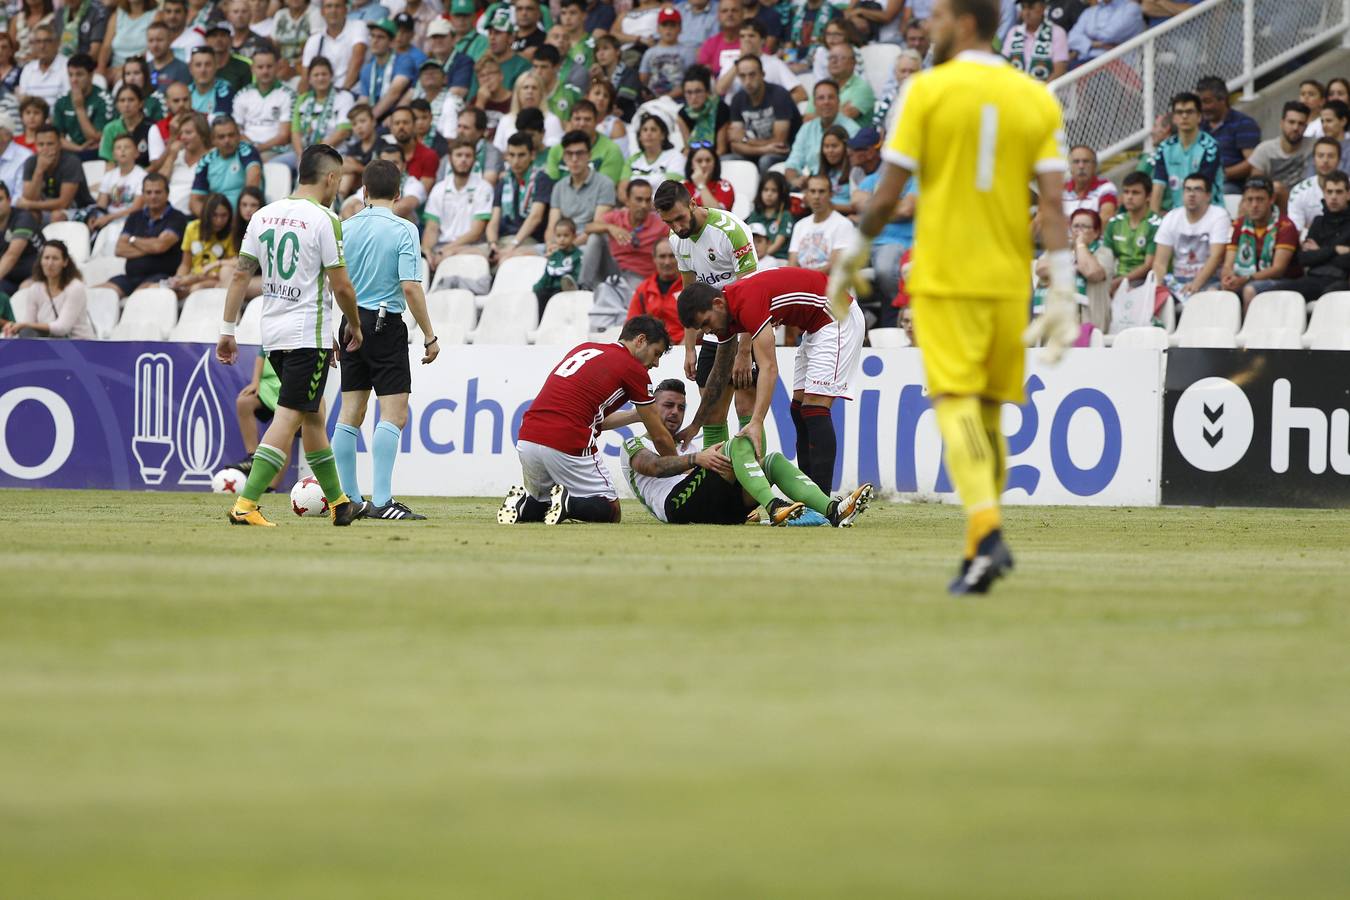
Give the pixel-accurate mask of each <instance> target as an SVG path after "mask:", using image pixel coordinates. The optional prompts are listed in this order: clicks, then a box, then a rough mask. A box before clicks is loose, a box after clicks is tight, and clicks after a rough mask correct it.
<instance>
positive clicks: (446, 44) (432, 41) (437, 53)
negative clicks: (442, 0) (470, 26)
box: [423, 16, 473, 121]
mask: <svg viewBox="0 0 1350 900" xmlns="http://www.w3.org/2000/svg"><path fill="white" fill-rule="evenodd" d="M453 27H454V26H453V25H452V24H451V20H450V19H448V18H446V17H445V16H440V17H438V18H435V19H432V20H431V22H430V23H429V24H428V25H427V37H426V43H425V45H424V47H423V49H424V50H426V52H427V59H428V60H430V61H432V62H436V63H438V64H439V65H440V67H441V69H442V70H443V71H444V72H445V84H446V88H447V89H448V90H449V91H450V92H451V93H453V94H454V95H455V96H457V97H459V98H460V99H463V98H465V97H467V96H468V95H469V85H470V84H471V83H472V82H473V60H472V59H471V58H470V57H468V56H467V55H465V54H462V53H456V52H455V35H454V30H453ZM451 121H453V119H452V120H451Z"/></svg>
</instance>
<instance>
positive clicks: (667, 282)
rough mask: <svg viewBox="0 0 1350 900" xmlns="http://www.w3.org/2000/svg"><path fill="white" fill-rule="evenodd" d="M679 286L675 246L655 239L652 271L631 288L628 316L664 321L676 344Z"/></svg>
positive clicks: (678, 338)
mask: <svg viewBox="0 0 1350 900" xmlns="http://www.w3.org/2000/svg"><path fill="white" fill-rule="evenodd" d="M760 262H761V263H763V260H762V259H761V260H760ZM761 268H763V266H762V265H761ZM683 289H684V281H683V279H681V278H680V269H679V265H678V264H677V263H676V262H675V248H673V247H672V246H670V241H657V242H656V245H655V246H653V247H652V274H650V275H648V276H647V277H646V278H644V279H643V280H642V283H641V284H639V285H638V286H637V288H636V289H635V290H634V291H633V300H632V302H631V303H630V304H629V306H628V318H630V319H633V318H636V317H638V316H656V318H658V319H660V320H661V321H662V322H664V323H665V325H666V332H667V333H668V334H669V335H670V343H671V346H675V345H677V344H680V343H681V342H683V341H684V326H683V325H681V324H680V316H679V312H678V311H677V309H676V301H677V300H678V299H679V296H680V291H681V290H683Z"/></svg>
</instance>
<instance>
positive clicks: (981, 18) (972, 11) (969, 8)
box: [951, 0, 1002, 41]
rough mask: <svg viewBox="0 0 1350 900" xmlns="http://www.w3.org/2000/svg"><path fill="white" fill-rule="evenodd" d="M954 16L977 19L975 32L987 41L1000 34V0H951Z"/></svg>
mask: <svg viewBox="0 0 1350 900" xmlns="http://www.w3.org/2000/svg"><path fill="white" fill-rule="evenodd" d="M951 6H952V18H960V17H961V16H970V17H972V18H973V19H974V20H975V33H976V34H977V35H979V37H980V38H981V39H983V40H986V41H992V40H993V39H994V38H995V37H996V36H997V35H998V20H999V16H1000V14H1001V12H1002V10H1000V8H999V2H998V0H951Z"/></svg>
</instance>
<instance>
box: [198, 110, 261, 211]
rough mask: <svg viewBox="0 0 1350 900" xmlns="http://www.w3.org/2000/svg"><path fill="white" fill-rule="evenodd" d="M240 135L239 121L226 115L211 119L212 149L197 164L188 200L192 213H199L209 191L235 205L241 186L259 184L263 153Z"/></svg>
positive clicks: (255, 185)
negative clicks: (222, 195) (220, 195)
mask: <svg viewBox="0 0 1350 900" xmlns="http://www.w3.org/2000/svg"><path fill="white" fill-rule="evenodd" d="M240 137H241V136H240V133H239V125H238V123H237V122H235V121H234V119H232V118H230V117H229V116H219V117H217V118H216V120H215V121H214V122H212V123H211V143H212V144H213V145H214V147H215V149H213V150H212V151H211V152H210V153H208V154H206V157H205V158H204V159H202V161H201V162H200V163H198V165H197V174H196V176H195V177H194V178H193V180H192V199H191V200H190V201H189V205H190V207H191V209H192V215H194V216H200V215H201V214H202V205H203V204H204V203H205V202H206V197H207V195H208V194H224V195H225V199H227V200H229V201H230V208H231V209H234V208H235V207H237V206H238V205H239V195H240V194H242V193H243V192H244V188H246V187H262V157H261V156H259V155H258V151H257V150H254V149H253V145H252V144H249V143H247V142H245V141H242V140H241V139H240Z"/></svg>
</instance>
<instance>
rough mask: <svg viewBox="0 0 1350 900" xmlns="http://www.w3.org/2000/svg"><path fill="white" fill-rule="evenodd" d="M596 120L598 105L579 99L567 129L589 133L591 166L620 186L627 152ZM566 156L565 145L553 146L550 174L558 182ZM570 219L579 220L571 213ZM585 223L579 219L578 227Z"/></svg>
mask: <svg viewBox="0 0 1350 900" xmlns="http://www.w3.org/2000/svg"><path fill="white" fill-rule="evenodd" d="M595 120H596V109H595V104H594V103H592V102H591V101H589V100H578V101H577V102H576V104H575V105H574V106H573V107H572V116H571V118H570V119H568V123H567V128H568V131H569V132H579V133H581V134H584V135H585V136H586V140H587V141H588V142H589V143H590V147H591V155H590V159H591V166H592V167H593V168H594V169H595V170H596V171H597V172H599V173H601V174H602V175H604V176H605V177H606V178H608V179H609V180H610V182H611V183H613V184H616V185H617V184H618V183H619V182H620V181H622V180H623V170H624V158H623V152H622V151H621V150H620V149H619V147H618V145H617V144H615V143H614V142H613V141H612V140H610V139H609V138H607V137H605V136H604V135H603V134H600V133H599V132H598V131H597V130H596V124H597V123H596V121H595ZM563 157H564V150H563V147H562V145H556V146H554V147H551V148H550V149H549V151H548V177H549V178H552V179H553V180H554V181H557V180H558V179H560V178H562V176H563V169H564V165H563V163H564V160H563ZM568 218H569V219H571V220H572V221H573V222H576V217H574V216H568ZM583 224H584V223H582V222H577V228H578V229H582V226H583ZM582 230H584V229H582Z"/></svg>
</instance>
